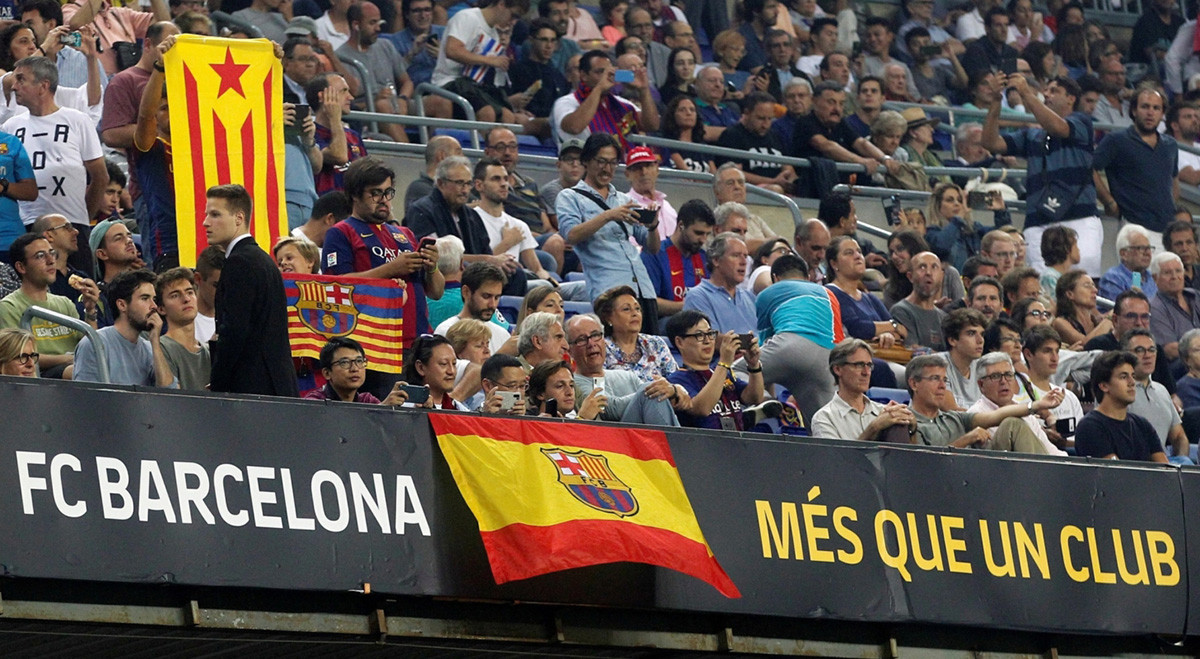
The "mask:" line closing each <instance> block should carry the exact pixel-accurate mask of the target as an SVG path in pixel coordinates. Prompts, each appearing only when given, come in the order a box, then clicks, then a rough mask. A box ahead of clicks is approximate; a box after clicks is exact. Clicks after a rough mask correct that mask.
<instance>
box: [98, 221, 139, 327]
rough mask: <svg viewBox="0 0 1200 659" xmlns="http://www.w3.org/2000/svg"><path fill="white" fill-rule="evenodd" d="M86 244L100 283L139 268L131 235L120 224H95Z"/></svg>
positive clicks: (111, 222)
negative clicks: (93, 255) (94, 259)
mask: <svg viewBox="0 0 1200 659" xmlns="http://www.w3.org/2000/svg"><path fill="white" fill-rule="evenodd" d="M88 243H89V245H90V247H91V250H92V253H93V254H95V256H96V279H97V281H99V282H101V283H104V284H107V283H108V282H111V281H112V280H113V279H115V278H116V276H117V275H119V274H121V273H123V272H132V271H133V270H138V269H139V268H140V267H141V259H140V258H138V252H137V244H136V243H135V242H134V241H133V234H131V233H129V229H127V228H125V225H124V224H123V223H121V222H117V221H115V220H104V221H103V222H101V223H99V224H97V225H96V226H95V227H94V228H93V229H92V235H91V237H90V238H89V239H88ZM110 311H111V309H110Z"/></svg>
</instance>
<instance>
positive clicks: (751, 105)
mask: <svg viewBox="0 0 1200 659" xmlns="http://www.w3.org/2000/svg"><path fill="white" fill-rule="evenodd" d="M764 103H766V104H770V105H771V107H775V105H776V104H777V103H776V101H775V97H774V96H771V95H770V94H768V93H766V92H751V93H750V94H748V95H747V96H746V97H745V98H743V99H742V103H741V105H742V115H747V114H750V113H751V112H753V111H754V109H755V108H757V107H758V106H760V105H763V104H764Z"/></svg>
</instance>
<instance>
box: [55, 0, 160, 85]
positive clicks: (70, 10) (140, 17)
mask: <svg viewBox="0 0 1200 659" xmlns="http://www.w3.org/2000/svg"><path fill="white" fill-rule="evenodd" d="M86 4H87V0H75V1H74V2H68V3H66V4H65V5H63V8H62V12H63V20H64V21H66V22H68V23H69V22H71V17H72V16H74V15H75V12H77V11H79V10H80V9H82V8H83V7H84V6H85V5H86ZM153 22H154V14H152V13H150V12H148V11H137V10H135V9H129V8H128V7H112V6H110V5H109V4H108V2H107V1H106V2H104V3H102V4H101V5H100V13H99V14H98V15H97V16H96V18H95V19H94V20H93V21H92V27H94V28H96V33H97V34H99V35H100V45H102V46H103V47H104V52H102V53H100V63H101V64H102V65H103V66H104V70H105V72H107V73H108V75H110V76H112V75H115V74H116V73H117V54H116V51H114V50H113V46H112V45H113V44H114V43H116V42H118V41H129V42H132V43H137V42H139V41H141V40H142V39H145V38H146V29H147V28H149V27H150V24H151V23H153Z"/></svg>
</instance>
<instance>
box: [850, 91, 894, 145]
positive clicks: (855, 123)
mask: <svg viewBox="0 0 1200 659" xmlns="http://www.w3.org/2000/svg"><path fill="white" fill-rule="evenodd" d="M855 100H856V101H857V103H855V105H857V106H858V108H857V109H856V110H855V111H854V112H852V113H851V114H850V116H848V117H846V123H848V124H850V127H851V128H853V129H854V132H856V133H858V135H859V136H860V137H865V138H867V139H871V136H872V131H871V126H873V125H874V124H875V122H876V121H877V120H878V119H879V115H880V113H881V112H882V111H883V79H882V78H880V77H878V76H873V75H871V76H865V77H863V78H862V79H860V80H859V81H858V93H857V94H856V95H855ZM876 146H878V144H876ZM880 150H881V151H883V154H884V155H888V156H890V155H892V152H894V151H895V149H892V150H891V151H887V150H884V149H880Z"/></svg>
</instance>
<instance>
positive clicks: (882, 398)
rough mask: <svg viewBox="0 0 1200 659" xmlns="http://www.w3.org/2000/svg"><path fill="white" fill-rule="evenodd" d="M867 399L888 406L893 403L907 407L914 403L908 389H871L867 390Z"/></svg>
mask: <svg viewBox="0 0 1200 659" xmlns="http://www.w3.org/2000/svg"><path fill="white" fill-rule="evenodd" d="M867 398H870V399H871V400H873V401H875V402H876V403H883V404H887V403H890V402H892V401H896V402H897V403H901V404H903V405H907V404H909V403H910V402H911V401H912V396H911V395H909V393H908V390H906V389H888V388H886V387H871V388H870V389H867Z"/></svg>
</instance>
